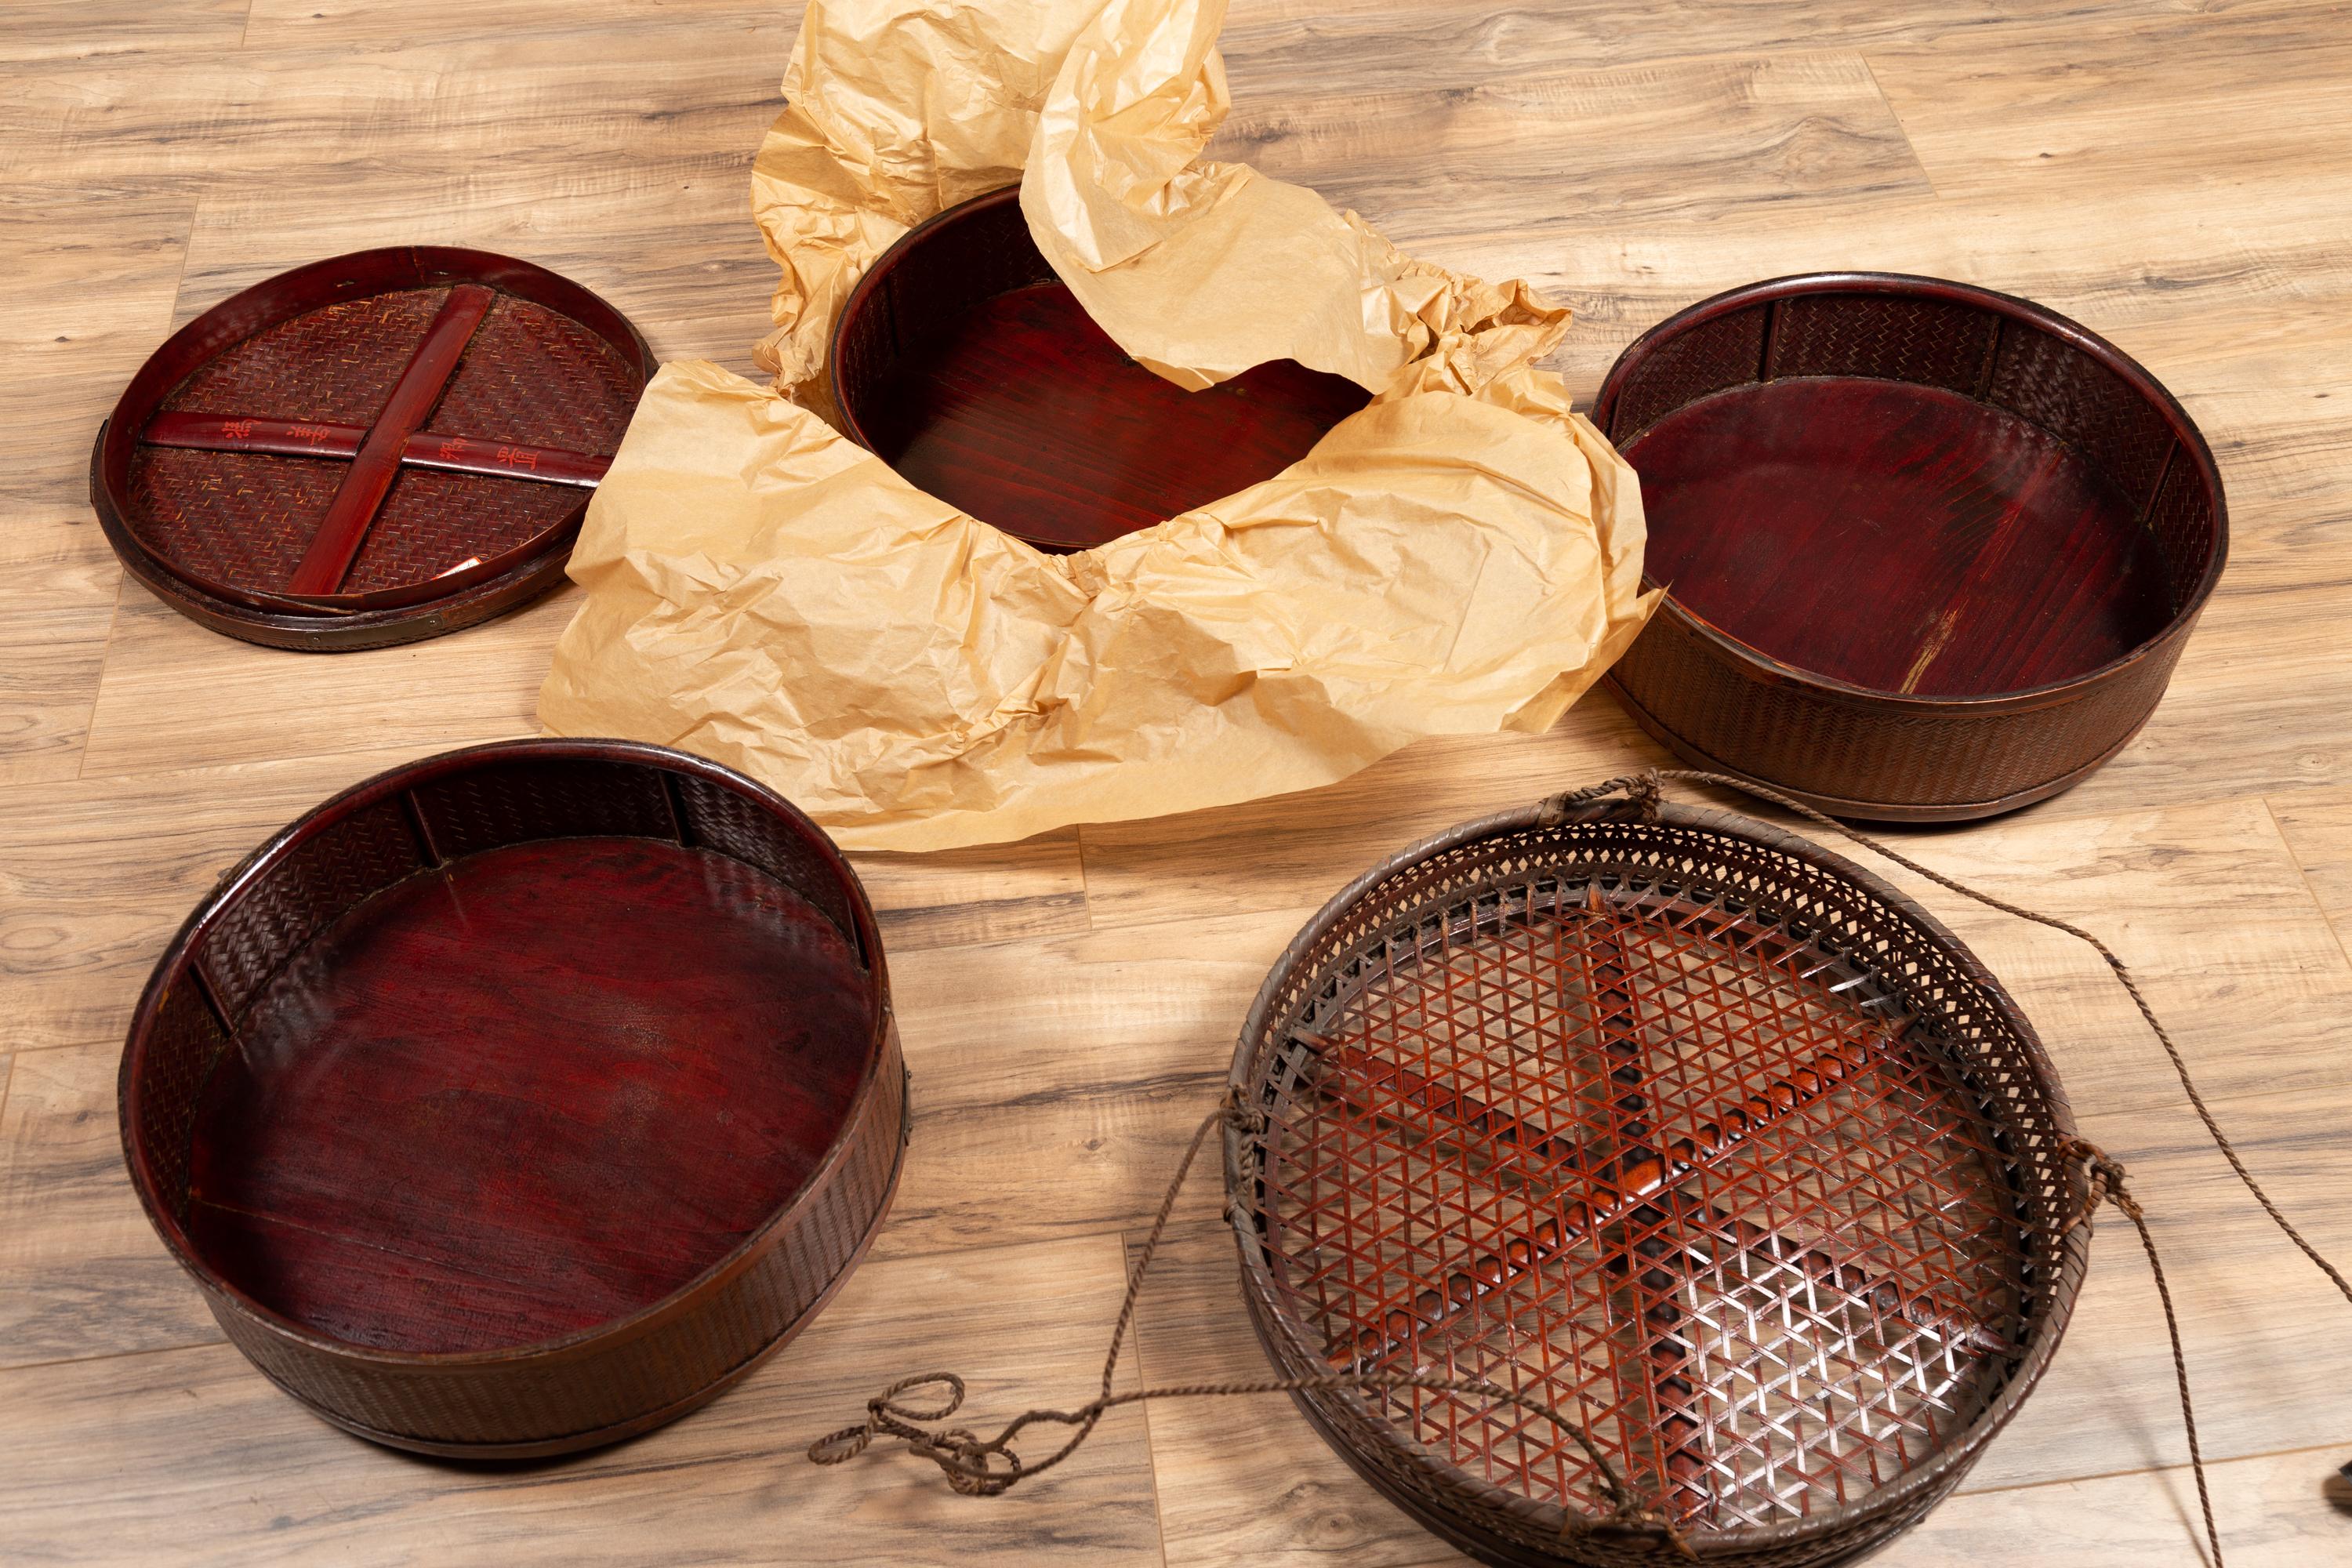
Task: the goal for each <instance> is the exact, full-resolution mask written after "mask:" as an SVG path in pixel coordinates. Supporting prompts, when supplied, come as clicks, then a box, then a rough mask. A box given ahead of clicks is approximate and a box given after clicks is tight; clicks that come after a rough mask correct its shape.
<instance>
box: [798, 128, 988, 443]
mask: <svg viewBox="0 0 2352 1568" xmlns="http://www.w3.org/2000/svg"><path fill="white" fill-rule="evenodd" d="M1020 199H1021V181H1020V179H1019V177H1018V176H1017V175H1016V176H1015V177H1014V179H1013V183H1012V184H1005V185H999V186H997V187H996V188H995V189H994V190H992V191H982V193H981V194H980V195H976V196H966V197H965V198H964V199H963V200H961V201H960V202H954V203H950V205H947V206H943V207H941V208H940V210H939V211H937V212H935V213H933V214H932V215H931V216H929V217H927V218H925V219H924V220H923V221H922V222H920V223H919V224H917V225H915V226H913V227H912V228H909V229H908V231H907V232H906V233H904V234H902V235H900V236H899V237H898V238H896V239H894V240H892V241H891V242H890V243H889V245H888V246H887V247H886V248H885V249H884V250H883V251H882V253H881V254H880V255H878V256H877V257H876V258H874V259H873V260H871V261H869V262H867V263H866V270H865V271H863V272H861V273H859V274H858V276H857V281H856V283H855V284H854V285H852V286H851V288H850V290H849V293H848V294H847V295H846V296H845V298H844V299H843V300H842V301H841V309H840V310H836V311H835V312H834V316H833V327H832V329H831V330H830V331H827V332H826V333H825V338H824V390H825V395H826V396H828V397H830V398H832V399H833V408H834V412H835V414H837V415H839V416H841V433H842V434H843V435H845V436H846V437H849V438H850V439H851V440H852V441H855V442H856V443H857V445H859V446H860V447H864V448H866V450H867V451H869V452H871V451H874V450H876V447H875V445H874V441H873V437H870V436H868V435H867V434H866V426H864V425H863V424H861V423H859V421H858V418H857V410H856V408H854V407H853V406H851V404H850V400H849V399H848V398H847V397H845V396H844V395H842V387H841V342H842V339H843V338H845V337H846V336H847V335H848V331H849V324H850V323H851V322H852V321H856V319H857V318H858V317H859V316H861V315H863V314H864V313H865V311H866V309H867V301H868V300H869V298H870V297H871V296H872V295H873V293H874V291H875V290H876V289H879V288H881V287H882V283H883V279H886V278H887V277H888V276H889V275H890V273H891V272H892V271H894V270H896V268H898V261H899V258H900V257H902V256H903V255H904V254H905V253H906V252H908V251H910V250H913V249H915V248H916V247H919V246H920V245H922V244H924V243H925V242H926V241H928V240H929V238H930V237H931V235H932V234H933V233H934V232H935V231H937V230H940V229H943V228H948V227H950V226H954V225H955V224H957V223H960V222H961V221H963V220H964V219H966V218H969V217H971V216H974V215H976V214H979V213H983V212H992V211H994V210H995V209H996V208H998V207H1001V206H1003V205H1005V204H1006V203H1008V202H1018V201H1020Z"/></svg>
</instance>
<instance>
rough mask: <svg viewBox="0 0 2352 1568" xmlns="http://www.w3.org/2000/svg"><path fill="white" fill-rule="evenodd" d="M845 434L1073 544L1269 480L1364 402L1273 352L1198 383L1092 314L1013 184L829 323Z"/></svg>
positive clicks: (973, 506) (934, 484) (952, 213)
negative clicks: (1164, 366) (1049, 261)
mask: <svg viewBox="0 0 2352 1568" xmlns="http://www.w3.org/2000/svg"><path fill="white" fill-rule="evenodd" d="M833 392H834V401H835V405H837V407H838V409H839V411H840V414H841V417H842V421H843V428H844V429H845V431H846V432H847V434H848V435H849V436H850V437H851V438H852V439H854V440H856V441H857V442H858V443H859V444H860V445H862V446H864V447H867V448H868V449H869V450H871V451H873V452H874V453H875V454H876V455H877V456H878V457H880V458H882V459H883V460H884V461H886V462H887V463H889V464H890V466H891V467H892V468H896V469H898V472H899V473H901V474H903V475H904V476H906V478H907V479H908V480H910V481H911V482H913V483H914V484H915V485H917V486H919V488H921V489H924V490H926V491H928V492H929V493H930V494H932V495H935V496H937V497H939V498H940V500H944V501H947V502H948V503H950V505H952V506H954V507H956V508H958V509H959V510H962V511H965V512H968V513H970V514H971V516H973V517H976V518H979V519H980V520H981V521H983V522H990V523H993V524H995V525H996V526H997V527H999V528H1001V529H1003V530H1004V531H1006V532H1008V533H1011V534H1013V535H1014V536H1015V537H1016V538H1020V539H1025V540H1027V541H1029V542H1031V543H1033V544H1038V545H1042V546H1045V547H1046V548H1048V549H1057V550H1076V549H1083V548H1086V547H1087V546H1089V545H1095V544H1100V543H1103V542H1107V541H1108V540H1112V539H1116V538H1118V537H1119V536H1120V535H1121V534H1126V533H1132V532H1134V531H1137V530H1139V529H1144V528H1150V526H1152V525H1153V524H1154V523H1157V522H1160V521H1163V520H1165V519H1167V518H1171V517H1174V516H1176V515H1177V514H1178V513H1180V512H1183V511H1187V510H1191V509H1192V508H1194V507H1197V506H1202V505H1206V504H1207V503H1208V502H1210V501H1213V500H1220V499H1222V498H1223V497H1225V496H1228V495H1231V494H1233V493H1234V491H1236V490H1241V489H1247V488H1248V487H1249V486H1251V485H1254V484H1256V483H1257V482H1259V481H1260V480H1262V479H1271V478H1273V477H1274V476H1275V475H1276V474H1278V473H1280V472H1281V471H1282V470H1283V469H1284V468H1288V467H1289V466H1290V465H1291V464H1293V463H1295V462H1297V460H1298V459H1299V458H1303V457H1305V456H1306V455H1307V450H1308V448H1310V447H1313V446H1314V445H1315V443H1316V442H1317V441H1318V440H1320V439H1321V438H1322V437H1323V434H1324V432H1325V431H1327V430H1328V429H1330V428H1331V426H1334V425H1337V424H1338V423H1339V421H1340V420H1342V419H1344V418H1346V417H1347V416H1349V415H1350V414H1353V413H1354V412H1356V410H1358V409H1359V408H1361V407H1362V406H1363V405H1364V404H1365V403H1366V402H1367V401H1368V400H1369V397H1370V395H1369V394H1367V393H1366V392H1365V391H1364V389H1363V388H1362V387H1360V386H1358V385H1357V384H1355V383H1353V382H1351V381H1349V380H1347V379H1346V378H1345V377H1342V376H1336V375H1328V374H1324V373H1322V372H1320V371H1313V370H1308V369H1307V368H1306V367H1305V366H1303V365H1300V364H1297V363H1295V362H1293V361H1290V360H1278V361H1276V362H1274V363H1268V364H1262V365H1259V366H1257V367H1255V369H1253V370H1250V371H1247V372H1245V373H1244V374H1241V375H1238V376H1235V377H1234V379H1233V380H1231V381H1228V382H1224V383H1223V384H1220V385H1217V386H1213V387H1211V388H1209V389H1207V390H1206V391H1202V392H1187V391H1185V390H1183V389H1182V388H1181V387H1179V386H1176V385H1175V384H1172V383H1171V382H1168V381H1164V380H1162V379H1161V378H1160V377H1159V376H1157V375H1154V374H1151V372H1150V371H1148V370H1146V369H1144V368H1143V367H1142V366H1141V365H1139V364H1138V363H1135V362H1134V361H1133V360H1131V359H1129V358H1128V356H1127V355H1126V354H1125V353H1122V352H1121V351H1120V349H1119V347H1118V344H1117V343H1115V342H1112V341H1111V340H1110V338H1109V337H1108V335H1107V334H1106V333H1105V332H1104V331H1103V330H1102V329H1101V328H1099V327H1097V326H1096V325H1095V323H1094V321H1093V320H1092V319H1091V318H1089V317H1088V316H1087V312H1086V310H1085V308H1084V307H1083V306H1081V305H1080V304H1079V303H1078V301H1077V299H1076V296H1074V295H1073V294H1072V293H1071V292H1070V290H1069V289H1067V288H1066V286H1064V285H1063V283H1062V282H1061V280H1060V279H1058V278H1056V277H1055V274H1054V271H1053V268H1050V267H1048V266H1047V265H1046V264H1045V258H1044V257H1043V256H1041V255H1040V254H1039V253H1038V250H1037V246H1036V242H1035V241H1034V240H1032V239H1031V238H1030V237H1029V228H1028V225H1027V222H1026V221H1025V220H1024V218H1023V217H1022V215H1021V203H1020V192H1019V189H1018V188H1017V187H1014V188H1009V189H1006V190H1002V191H997V192H994V193H992V194H991V195H985V196H981V197H978V198H976V199H974V200H972V201H969V202H965V203H963V204H962V205H959V206H955V207H950V209H949V210H947V211H946V212H944V213H941V214H940V216H937V217H935V218H933V219H931V220H930V221H929V223H926V224H924V225H922V226H919V227H918V228H916V229H914V230H912V231H911V232H909V233H908V235H907V236H906V237H904V238H902V239H901V240H900V241H899V242H898V244H897V245H895V246H893V247H891V248H890V249H889V250H887V251H886V252H885V253H884V254H883V255H882V256H881V257H880V258H878V259H877V261H876V262H875V264H874V266H873V267H872V268H870V269H869V270H868V271H867V273H866V277H865V278H864V279H861V280H860V282H859V284H858V287H857V289H856V290H855V291H854V292H853V293H852V294H851V295H850V297H849V300H848V301H847V303H846V304H845V305H844V307H843V309H842V313H841V319H840V321H838V322H837V323H836V324H835V329H834V342H833Z"/></svg>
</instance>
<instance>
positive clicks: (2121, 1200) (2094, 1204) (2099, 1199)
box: [2058, 1138, 2147, 1236]
mask: <svg viewBox="0 0 2352 1568" xmlns="http://www.w3.org/2000/svg"><path fill="white" fill-rule="evenodd" d="M2058 1157H2059V1158H2060V1159H2061V1160H2063V1161H2064V1162H2065V1163H2068V1164H2070V1165H2080V1166H2082V1167H2083V1185H2084V1197H2083V1206H2082V1207H2081V1208H2079V1209H2077V1210H2075V1211H2074V1214H2073V1215H2069V1216H2068V1217H2067V1220H2066V1223H2065V1224H2064V1225H2063V1226H2060V1227H2059V1234H2060V1235H2062V1236H2071V1235H2073V1234H2074V1230H2075V1227H2076V1226H2080V1227H2082V1228H2083V1229H2084V1231H2086V1232H2087V1231H2088V1230H2089V1229H2090V1228H2091V1223H2092V1221H2093V1219H2094V1218H2095V1217H2096V1215H2097V1213H2098V1208H2099V1205H2101V1204H2108V1203H2111V1204H2113V1205H2116V1208H2118V1209H2120V1210H2122V1211H2123V1214H2124V1215H2125V1217H2126V1218H2128V1219H2130V1220H2131V1221H2132V1222H2133V1223H2134V1224H2138V1223H2139V1222H2141V1221H2143V1220H2145V1219H2146V1218H2147V1215H2146V1214H2145V1213H2144V1212H2143V1211H2142V1210H2141V1208H2140V1206H2139V1200H2138V1199H2137V1198H2135V1197H2133V1196H2132V1195H2131V1194H2130V1193H2129V1192H2128V1191H2126V1188H2125V1186H2124V1167H2123V1163H2122V1162H2121V1161H2119V1160H2117V1159H2116V1157H2115V1156H2114V1155H2112V1154H2110V1153H2108V1152H2106V1151H2105V1150H2104V1149H2102V1148H2100V1147H2099V1146H2098V1145H2097V1144H2096V1143H2094V1142H2091V1141H2090V1140H2089V1139H2087V1138H2069V1139H2067V1140H2066V1142H2063V1143H2062V1144H2060V1145H2059V1146H2058Z"/></svg>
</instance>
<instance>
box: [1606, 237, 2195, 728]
mask: <svg viewBox="0 0 2352 1568" xmlns="http://www.w3.org/2000/svg"><path fill="white" fill-rule="evenodd" d="M1597 412H1598V414H1599V416H1600V420H1601V424H1602V426H1603V428H1604V429H1607V430H1608V431H1609V432H1610V434H1611V436H1612V438H1613V439H1614V440H1615V441H1616V442H1617V444H1618V446H1619V447H1620V449H1621V450H1622V451H1623V453H1624V454H1625V457H1626V458H1627V460H1628V461H1630V462H1631V463H1632V464H1633V467H1634V468H1635V469H1636V470H1637V471H1639V473H1640V474H1641V476H1642V495H1643V502H1644V504H1645V507H1646V509H1647V512H1648V518H1649V530H1650V536H1649V544H1648V556H1647V572H1648V575H1649V577H1650V578H1651V580H1652V581H1653V582H1654V583H1657V584H1664V585H1665V586H1666V587H1668V588H1669V589H1670V590H1671V592H1672V595H1673V597H1674V601H1675V605H1677V606H1678V607H1679V610H1680V611H1681V612H1682V613H1685V614H1687V615H1689V616H1693V617H1695V618H1696V620H1698V621H1699V622H1701V623H1702V624H1704V625H1705V626H1708V627H1711V628H1713V629H1714V630H1715V631H1716V632H1717V633H1718V634H1720V635H1722V636H1724V637H1728V638H1730V639H1732V640H1734V641H1735V642H1737V643H1738V644H1741V645H1744V646H1745V647H1748V648H1749V649H1752V650H1754V651H1755V652H1757V653H1759V654H1761V655H1763V656H1764V657H1765V658H1767V659H1769V660H1770V661H1773V662H1776V663H1778V664H1780V665H1782V666H1786V667H1788V668H1791V669H1794V670H1797V671H1801V672H1804V673H1806V674H1810V675H1813V676H1819V677H1823V678H1826V679H1830V680H1832V681H1835V682H1840V683H1843V684H1845V685H1847V686H1851V687H1856V688H1861V689H1866V690H1870V691H1875V692H1886V693H1897V694H1903V695H1908V696H1916V697H1929V698H1934V697H1948V698H1972V697H1984V696H1994V695H2000V694H2005V693H2014V692H2021V691H2026V690H2031V689H2037V688H2042V687H2047V686H2052V685H2054V684H2058V683H2062V682H2066V681H2070V680H2074V679H2079V678H2081V677H2083V676H2085V675H2088V674H2090V673H2092V672H2094V671H2095V670H2098V669H2100V668H2105V667H2106V666H2109V665H2112V664H2114V663H2116V661H2118V660H2122V659H2126V658H2130V657H2132V656H2133V655H2134V654H2136V653H2137V652H2138V651H2139V650H2141V649H2143V648H2145V647H2147V646H2148V645H2149V644H2150V643H2152V642H2154V641H2155V640H2156V639H2158V637H2162V636H2163V635H2164V634H2165V633H2166V632H2167V631H2168V630H2169V629H2170V628H2172V627H2173V626H2175V625H2177V624H2179V622H2180V621H2181V620H2182V619H2184V618H2185V617H2187V616H2193V615H2194V614H2195V613H2196V610H2197V608H2198V606H2199V605H2201V604H2202V603H2203V600H2204V597H2205V595H2206V594H2207V593H2208V592H2209V591H2210V586H2211V584H2212V581H2213V579H2214V577H2215V576H2216V575H2217V574H2218V573H2219V570H2220V565H2221V553H2222V552H2221V488H2220V480H2219V478H2218V476H2217V475H2216V474H2215V472H2214V469H2213V465H2212V458H2211V456H2210V453H2209V452H2208V451H2207V449H2206V447H2205V443H2204V441H2203V440H2202V439H2201V437H2200V436H2199V435H2198V433H2197V431H2196V428H2195V426H2193V425H2191V424H2190V423H2189V419H2188V417H2187V416H2186V415H2185V414H2183V413H2182V412H2181V410H2180V408H2179V405H2178V404H2176V403H2174V402H2173V400H2172V399H2171V397H2170V396H2169V395H2167V394H2166V393H2165V392H2164V390H2163V389H2162V387H2160V386H2158V384H2156V382H2155V381H2154V380H2153V378H2151V377H2149V376H2148V374H2147V372H2146V371H2144V370H2142V369H2141V368H2140V367H2139V366H2138V365H2137V364H2135V363H2132V362H2131V361H2130V360H2129V359H2128V358H2126V356H2124V355H2123V354H2122V353H2119V352H2118V351H2116V349H2115V348H2113V347H2112V346H2111V345H2109V344H2107V343H2105V342H2103V341H2101V340H2099V339H2097V338H2095V337H2094V336H2093V335H2092V334H2090V333H2088V332H2086V331H2084V330H2083V329H2082V328H2080V327H2077V326H2075V325H2074V324H2073V323H2072V322H2069V321H2065V320H2063V318H2061V317H2058V316H2056V315H2053V313H2051V312H2049V311H2046V310H2042V309H2041V308H2040V307H2038V306H2033V305H2031V304H2028V303H2027V302H2025V301H2023V300H2012V299H2010V298H2008V297H2007V296H2003V295H1999V294H1993V293H1990V292H1988V291H1986V290H1982V289H1970V288H1967V287H1964V286H1962V285H1958V284H1950V283H1941V282H1937V281H1935V280H1932V279H1910V278H1893V277H1884V276H1864V275H1838V276H1831V277H1822V278H1810V279H1783V280H1780V281H1779V282H1775V283H1769V284H1759V285H1756V286H1754V287H1753V288H1750V289H1740V290H1736V291H1734V292H1733V293H1732V294H1728V295H1725V296H1722V297H1720V298H1719V299H1717V300H1709V301H1707V302H1706V303H1704V304H1702V305H1699V306H1696V307H1694V308H1693V309H1692V310H1688V311H1685V312H1684V313H1683V314H1682V315H1681V316H1677V317H1675V318H1674V319H1673V320H1671V321H1667V322H1665V323H1664V324H1663V325H1662V326H1660V327H1658V328H1656V329H1655V330H1654V331H1652V332H1651V333H1650V334H1648V335H1647V336H1645V337H1644V338H1643V339H1642V340H1641V341H1640V342H1637V343H1636V344H1635V345H1634V346H1633V348H1631V349H1629V350H1628V351H1627V352H1626V353H1625V355H1624V357H1623V358H1622V359H1621V360H1620V361H1619V362H1618V364H1617V366H1616V368H1615V369H1614V370H1612V372H1611V374H1610V377H1609V380H1608V383H1607V384H1606V385H1605V386H1604V388H1603V390H1602V394H1601V402H1600V405H1599V407H1598V410H1597Z"/></svg>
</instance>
